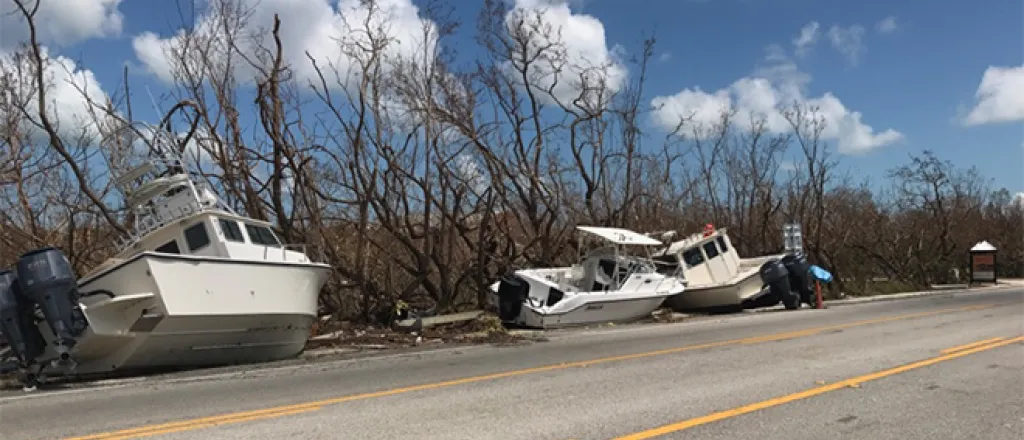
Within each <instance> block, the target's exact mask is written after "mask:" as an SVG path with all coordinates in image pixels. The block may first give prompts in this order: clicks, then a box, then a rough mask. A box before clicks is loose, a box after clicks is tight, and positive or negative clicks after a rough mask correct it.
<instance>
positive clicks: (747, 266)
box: [654, 228, 809, 312]
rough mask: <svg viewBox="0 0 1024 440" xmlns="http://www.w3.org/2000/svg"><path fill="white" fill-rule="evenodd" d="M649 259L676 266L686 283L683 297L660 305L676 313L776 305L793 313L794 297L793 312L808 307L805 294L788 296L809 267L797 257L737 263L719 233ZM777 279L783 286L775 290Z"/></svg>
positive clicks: (725, 238) (688, 240)
mask: <svg viewBox="0 0 1024 440" xmlns="http://www.w3.org/2000/svg"><path fill="white" fill-rule="evenodd" d="M654 259H655V260H658V261H660V262H662V263H663V264H665V265H668V264H675V265H677V266H678V268H679V270H680V271H681V272H682V274H683V276H684V277H685V278H686V282H687V285H686V291H685V292H682V293H680V294H677V295H673V296H671V297H669V298H668V299H666V300H665V305H666V306H668V307H670V308H672V309H673V310H675V311H679V312H685V311H704V310H708V311H714V310H742V309H744V308H755V307H766V306H772V305H775V304H778V303H779V302H780V301H782V302H783V303H784V304H786V306H787V307H789V308H792V306H793V304H794V302H793V299H794V295H797V296H796V297H795V298H796V300H795V301H796V302H795V305H796V308H799V305H800V299H804V300H807V301H809V299H808V297H807V292H808V290H807V289H806V288H804V289H798V290H799V291H797V292H792V291H791V290H792V287H794V286H796V285H799V283H801V282H802V283H804V284H803V285H804V286H806V285H807V284H806V283H807V281H806V279H805V278H806V277H807V276H808V275H807V270H808V267H807V261H806V259H804V258H803V256H802V255H790V254H785V253H780V254H770V255H762V256H757V257H752V258H742V257H740V256H739V254H738V253H737V252H736V248H735V247H734V246H733V245H732V241H731V240H730V239H729V235H728V233H727V231H726V229H724V228H723V229H708V230H705V232H703V233H697V234H693V235H691V236H689V237H687V238H684V239H682V240H679V241H675V242H673V243H671V244H669V245H668V246H667V247H666V248H665V249H663V250H661V251H659V252H657V253H655V254H654ZM794 263H795V264H797V266H794ZM801 264H802V266H799V265H801ZM780 266H781V267H780ZM798 266H799V267H798ZM663 267H668V266H663ZM790 272H792V273H793V275H790ZM780 277H781V278H785V279H786V283H785V285H784V286H783V285H779V284H778V281H779V280H780ZM773 283H774V284H775V285H776V286H775V288H774V289H773ZM805 302H806V301H805Z"/></svg>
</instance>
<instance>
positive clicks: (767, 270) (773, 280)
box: [761, 260, 800, 309]
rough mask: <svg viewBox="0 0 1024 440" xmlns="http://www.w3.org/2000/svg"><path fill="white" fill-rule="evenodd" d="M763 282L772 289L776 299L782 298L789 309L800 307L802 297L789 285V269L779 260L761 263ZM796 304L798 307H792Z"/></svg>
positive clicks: (772, 294)
mask: <svg viewBox="0 0 1024 440" xmlns="http://www.w3.org/2000/svg"><path fill="white" fill-rule="evenodd" d="M761 282H763V283H764V284H765V285H767V286H768V288H769V289H770V290H771V296H772V297H773V298H775V301H778V300H782V304H783V305H785V306H786V308H787V309H792V308H796V307H800V297H799V296H797V295H796V294H795V293H793V291H792V289H791V288H790V285H789V271H788V270H786V265H785V264H783V263H782V262H781V261H779V260H768V261H767V262H766V263H764V264H762V265H761ZM793 304H796V307H792V305H793Z"/></svg>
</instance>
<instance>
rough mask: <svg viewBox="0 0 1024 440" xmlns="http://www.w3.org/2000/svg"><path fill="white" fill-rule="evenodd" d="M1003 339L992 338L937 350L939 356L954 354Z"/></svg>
mask: <svg viewBox="0 0 1024 440" xmlns="http://www.w3.org/2000/svg"><path fill="white" fill-rule="evenodd" d="M1003 339H1004V338H1002V337H997V338H992V339H985V340H983V341H977V342H971V343H970V344H963V345H957V346H956V347H949V348H946V349H943V350H939V354H949V353H955V352H957V351H960V350H966V349H968V348H974V347H977V346H980V345H985V344H988V343H991V342H997V341H1002V340H1003Z"/></svg>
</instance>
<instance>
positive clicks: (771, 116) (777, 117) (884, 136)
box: [651, 47, 903, 154]
mask: <svg viewBox="0 0 1024 440" xmlns="http://www.w3.org/2000/svg"><path fill="white" fill-rule="evenodd" d="M768 61H769V64H768V65H767V66H765V67H762V68H759V69H757V70H756V71H755V72H754V73H753V74H752V75H750V76H746V77H743V78H740V79H737V80H736V81H734V82H733V83H732V84H730V85H729V86H727V87H725V88H723V89H720V90H716V91H713V92H705V91H703V90H701V89H700V88H699V87H695V88H692V89H684V90H682V91H680V92H679V93H677V94H675V95H671V96H658V97H655V98H654V99H652V100H651V105H652V106H653V107H654V115H653V117H654V122H655V123H656V124H658V125H659V126H660V127H662V128H664V129H666V130H672V129H674V128H675V127H676V126H677V125H679V124H680V121H682V120H684V119H686V118H692V119H691V120H690V121H688V122H687V123H689V124H703V125H705V126H707V125H709V124H714V123H716V122H718V121H719V117H720V115H721V112H722V111H723V110H734V111H736V112H737V115H736V116H737V117H736V118H735V119H733V121H732V122H733V123H734V124H736V126H737V127H738V128H741V129H748V128H750V124H751V119H755V118H760V117H764V118H765V123H766V124H767V128H768V130H769V131H771V132H774V133H782V132H786V131H790V130H792V126H791V125H790V123H789V122H788V121H787V120H786V118H785V117H784V115H783V113H782V111H783V110H784V109H785V108H787V107H789V106H790V105H792V104H793V103H796V104H798V105H800V106H801V107H804V108H808V107H817V108H818V116H819V117H822V118H824V120H825V122H826V126H825V128H824V130H823V131H822V133H821V136H822V139H823V140H829V141H834V142H835V143H836V144H837V150H838V151H839V152H840V153H842V154H863V153H866V152H869V151H872V150H875V149H877V148H881V147H884V146H887V145H890V144H893V143H895V142H897V141H899V140H901V139H902V138H903V135H902V134H901V133H899V132H898V131H896V130H893V129H887V130H884V131H882V132H876V131H875V129H874V128H872V127H871V126H870V125H867V124H865V123H864V122H863V121H862V115H861V113H860V112H856V111H852V110H850V109H848V108H847V107H846V106H845V105H844V104H843V103H842V102H841V101H840V100H839V98H838V97H836V96H835V95H833V94H832V93H831V92H826V93H824V94H823V95H821V96H818V97H810V96H808V93H807V91H806V86H807V84H808V83H809V82H810V81H811V77H810V75H808V74H807V73H805V72H802V71H801V70H800V69H799V68H798V67H797V66H796V64H794V63H793V62H792V61H790V60H788V59H786V58H785V57H784V56H783V54H782V53H780V52H779V48H778V47H774V48H773V49H771V50H769V51H768ZM752 116H753V118H752Z"/></svg>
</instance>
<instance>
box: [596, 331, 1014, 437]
mask: <svg viewBox="0 0 1024 440" xmlns="http://www.w3.org/2000/svg"><path fill="white" fill-rule="evenodd" d="M1021 341H1024V336H1018V337H1016V338H1013V339H1010V340H1005V341H999V342H993V343H989V344H986V345H980V346H975V347H973V348H968V349H964V350H960V351H956V352H952V353H949V354H944V355H940V356H937V357H933V358H928V359H924V360H921V361H917V362H913V363H909V364H905V365H901V366H899V367H895V368H890V369H888V370H882V371H878V372H875V373H871V374H865V375H863V376H857V377H853V378H850V379H846V380H842V381H839V382H835V383H832V384H828V385H824V386H820V387H816V388H811V389H807V390H804V391H800V392H797V393H793V394H789V395H785V396H781V397H776V398H774V399H769V400H765V401H761V402H757V403H753V404H750V405H745V406H741V407H738V408H733V409H729V410H725V411H719V412H716V413H712V414H708V415H706V416H703V417H697V418H694V419H690V420H684V421H682V422H678V423H672V424H669V425H664V426H660V427H657V428H654V429H649V430H646V431H641V432H637V433H634V434H629V435H624V436H621V437H616V438H615V440H644V439H649V438H653V437H658V436H662V435H666V434H671V433H675V432H679V431H682V430H684V429H689V428H693V427H695V426H700V425H705V424H708V423H712V422H717V421H720V420H725V419H728V418H731V417H736V416H740V415H743V414H748V413H752V412H754V411H759V410H762V409H765V408H771V407H773V406H778V405H782V404H786V403H790V402H795V401H797V400H802V399H806V398H809V397H814V396H818V395H821V394H825V393H828V392H831V391H836V390H839V389H843V388H847V387H856V386H858V385H859V384H861V383H864V382H869V381H872V380H877V379H881V378H883V377H888V376H892V375H895V374H899V373H903V372H907V371H910V370H914V369H918V368H922V367H927V366H929V365H933V364H937V363H939V362H944V361H948V360H951V359H956V358H960V357H964V356H967V355H970V354H974V353H978V352H981V351H985V350H991V349H993V348H997V347H1002V346H1004V345H1010V344H1013V343H1017V342H1021Z"/></svg>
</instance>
